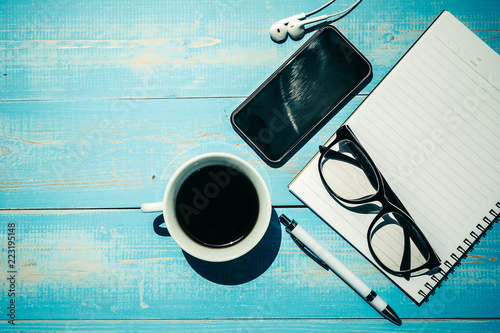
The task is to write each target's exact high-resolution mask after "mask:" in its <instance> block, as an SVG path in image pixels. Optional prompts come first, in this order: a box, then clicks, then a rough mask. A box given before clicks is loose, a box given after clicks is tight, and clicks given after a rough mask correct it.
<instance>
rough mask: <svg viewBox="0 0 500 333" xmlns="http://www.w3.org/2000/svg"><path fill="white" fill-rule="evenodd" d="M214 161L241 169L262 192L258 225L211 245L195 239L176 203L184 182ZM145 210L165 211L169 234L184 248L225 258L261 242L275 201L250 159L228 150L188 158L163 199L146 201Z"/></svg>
mask: <svg viewBox="0 0 500 333" xmlns="http://www.w3.org/2000/svg"><path fill="white" fill-rule="evenodd" d="M211 165H224V166H229V167H231V168H234V169H236V170H237V171H239V172H241V173H242V174H244V175H245V176H246V177H247V178H248V179H249V180H250V181H251V183H252V184H253V186H254V188H255V190H256V192H257V196H258V203H259V205H258V208H257V207H256V209H258V215H257V220H256V222H255V225H254V227H253V228H252V230H251V231H250V233H249V234H248V235H246V236H245V237H244V238H243V239H241V240H239V241H237V242H236V243H234V244H231V245H227V246H224V247H212V246H207V245H204V244H201V243H199V242H197V241H195V240H194V239H193V238H191V237H190V236H189V235H188V234H187V233H186V232H185V231H184V229H183V228H182V226H181V225H180V223H179V221H178V219H177V217H176V209H175V208H176V207H175V203H176V197H177V193H178V191H179V189H180V187H181V185H182V184H183V183H184V181H185V180H186V179H187V178H188V177H189V176H190V175H191V174H193V173H194V172H195V171H197V170H199V169H201V168H203V167H207V166H211ZM141 210H142V211H143V212H145V213H148V212H161V211H163V218H164V220H165V224H166V227H167V230H168V232H169V234H170V235H171V236H172V238H173V239H174V240H175V242H176V243H177V244H178V245H179V246H180V247H181V248H182V249H183V250H184V251H186V252H187V253H189V254H190V255H192V256H194V257H196V258H198V259H201V260H205V261H211V262H221V261H228V260H232V259H236V258H239V257H241V256H242V255H244V254H246V253H247V252H249V251H250V250H252V249H253V248H254V247H255V246H256V245H257V244H258V243H259V242H260V240H261V239H262V237H263V236H264V234H265V233H266V231H267V228H268V226H269V222H270V220H271V211H272V205H271V196H270V194H269V191H268V189H267V186H266V183H265V182H264V179H263V178H262V176H261V175H260V174H259V173H258V172H257V170H255V168H254V167H252V166H251V165H250V164H249V163H248V162H246V161H245V160H243V159H241V158H239V157H237V156H234V155H231V154H227V153H207V154H203V155H200V156H197V157H195V158H193V159H191V160H189V161H187V162H186V163H184V164H183V165H182V166H181V167H180V168H179V169H177V170H176V171H175V173H174V174H173V175H172V178H171V179H170V181H169V182H168V184H167V188H166V190H165V194H164V196H163V201H162V202H154V203H144V204H142V205H141ZM235 222H236V223H237V221H235Z"/></svg>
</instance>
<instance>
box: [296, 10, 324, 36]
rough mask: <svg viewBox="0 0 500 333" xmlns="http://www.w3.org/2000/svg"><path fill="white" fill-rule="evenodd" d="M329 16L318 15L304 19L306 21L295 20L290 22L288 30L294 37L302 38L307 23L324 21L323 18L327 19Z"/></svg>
mask: <svg viewBox="0 0 500 333" xmlns="http://www.w3.org/2000/svg"><path fill="white" fill-rule="evenodd" d="M327 18H329V16H328V15H322V16H318V17H315V18H312V19H308V20H304V21H299V20H293V21H291V22H290V23H288V27H287V32H288V34H289V35H290V37H291V38H292V39H300V38H302V36H304V33H305V31H306V29H305V28H304V26H305V25H306V24H309V23H313V22H318V21H323V20H326V19H327Z"/></svg>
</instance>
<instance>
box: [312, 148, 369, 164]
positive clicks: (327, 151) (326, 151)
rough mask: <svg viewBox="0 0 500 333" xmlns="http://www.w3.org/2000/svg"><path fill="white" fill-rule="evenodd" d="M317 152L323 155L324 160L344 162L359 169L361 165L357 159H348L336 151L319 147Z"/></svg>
mask: <svg viewBox="0 0 500 333" xmlns="http://www.w3.org/2000/svg"><path fill="white" fill-rule="evenodd" d="M319 151H320V152H321V153H322V154H324V156H325V158H329V159H334V160H338V161H342V162H346V163H349V164H352V165H354V166H357V167H359V168H361V164H360V163H359V161H358V160H357V159H355V158H352V157H349V156H347V155H345V154H342V153H340V152H338V151H336V150H332V149H329V148H328V147H325V146H319Z"/></svg>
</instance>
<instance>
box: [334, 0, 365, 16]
mask: <svg viewBox="0 0 500 333" xmlns="http://www.w3.org/2000/svg"><path fill="white" fill-rule="evenodd" d="M360 2H361V0H358V1H356V2H355V3H354V5H351V7H349V8H347V9H344V10H343V11H341V12H338V13H335V14H329V15H327V17H333V16H338V15H342V14H344V13H347V12H348V11H350V10H351V9H353V8H354V7H356V6H357V5H358V4H359V3H360Z"/></svg>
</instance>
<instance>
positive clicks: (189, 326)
mask: <svg viewBox="0 0 500 333" xmlns="http://www.w3.org/2000/svg"><path fill="white" fill-rule="evenodd" d="M2 324H3V325H2ZM2 326H3V327H5V326H6V324H4V323H0V328H1V327H2ZM499 327H500V322H499V321H498V320H495V319H487V320H411V319H410V320H405V322H404V325H402V326H400V327H397V326H395V325H391V324H389V323H387V322H384V320H383V319H369V320H362V319H361V320H360V319H326V320H325V319H297V320H294V319H286V320H283V319H273V320H259V319H257V320H254V319H250V320H196V321H191V320H126V321H124V320H98V321H92V320H74V321H20V322H19V323H18V324H17V325H16V327H15V328H11V327H7V328H8V329H9V330H10V332H53V331H92V332H104V331H106V332H108V331H116V332H130V331H134V332H136V331H140V332H214V331H217V332H235V331H238V332H272V333H276V332H285V333H287V332H291V333H292V332H299V333H303V332H318V331H326V332H367V330H369V331H370V332H384V333H386V332H437V333H445V332H447V333H452V332H485V333H487V332H498V329H499Z"/></svg>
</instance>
